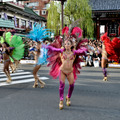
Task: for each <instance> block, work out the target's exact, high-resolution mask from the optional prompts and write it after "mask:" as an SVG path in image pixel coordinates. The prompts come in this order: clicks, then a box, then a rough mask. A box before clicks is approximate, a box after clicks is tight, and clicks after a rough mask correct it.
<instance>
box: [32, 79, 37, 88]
mask: <svg viewBox="0 0 120 120" xmlns="http://www.w3.org/2000/svg"><path fill="white" fill-rule="evenodd" d="M37 87H38V83H37V79H35V82H34V85H33V88H37Z"/></svg>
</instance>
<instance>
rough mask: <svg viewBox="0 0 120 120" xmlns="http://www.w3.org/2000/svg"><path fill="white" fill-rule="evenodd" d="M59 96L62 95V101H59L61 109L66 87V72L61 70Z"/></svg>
mask: <svg viewBox="0 0 120 120" xmlns="http://www.w3.org/2000/svg"><path fill="white" fill-rule="evenodd" d="M59 82H60V85H59V96H60V103H59V109H60V110H61V109H63V99H64V88H65V74H64V73H63V72H62V71H60V73H59Z"/></svg>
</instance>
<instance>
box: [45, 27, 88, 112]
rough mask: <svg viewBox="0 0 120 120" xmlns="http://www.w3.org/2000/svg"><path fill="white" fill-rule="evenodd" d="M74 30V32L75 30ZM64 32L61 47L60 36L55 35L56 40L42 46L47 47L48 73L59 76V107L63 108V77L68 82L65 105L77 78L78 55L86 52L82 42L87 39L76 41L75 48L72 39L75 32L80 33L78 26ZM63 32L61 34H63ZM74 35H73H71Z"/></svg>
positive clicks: (68, 101) (54, 76) (69, 102)
mask: <svg viewBox="0 0 120 120" xmlns="http://www.w3.org/2000/svg"><path fill="white" fill-rule="evenodd" d="M75 31H76V32H75ZM64 33H66V37H65V39H64V45H63V48H62V49H61V47H62V40H61V38H60V37H57V40H56V41H55V42H54V43H52V44H50V45H49V46H43V47H45V48H47V49H48V56H49V57H48V59H47V60H48V62H49V64H48V66H50V65H51V69H50V75H51V76H52V77H53V78H54V79H56V78H57V77H58V76H59V81H60V85H59V95H60V103H59V109H60V110H61V109H63V100H64V87H65V79H66V78H67V80H68V82H69V89H68V94H67V96H66V105H67V106H70V105H71V101H70V98H71V95H72V92H73V90H74V83H75V80H76V79H77V76H76V73H78V74H79V73H80V71H79V69H81V67H80V62H81V61H82V60H81V59H80V58H79V56H82V55H85V54H86V51H87V49H86V47H85V45H83V44H82V43H84V42H87V40H83V41H81V42H78V44H77V45H76V48H75V46H74V41H73V39H77V37H76V33H78V34H79V37H81V35H80V34H82V31H81V29H80V28H78V27H75V28H74V29H73V30H72V32H71V34H70V35H69V34H68V31H64ZM64 33H63V34H64ZM73 36H74V37H73Z"/></svg>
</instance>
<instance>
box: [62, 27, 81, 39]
mask: <svg viewBox="0 0 120 120" xmlns="http://www.w3.org/2000/svg"><path fill="white" fill-rule="evenodd" d="M64 34H65V38H64V39H65V40H67V39H72V40H73V41H74V40H77V39H78V38H81V36H82V29H81V28H79V27H74V28H73V29H72V30H71V32H70V31H69V27H67V26H65V27H64V28H63V29H62V35H64Z"/></svg>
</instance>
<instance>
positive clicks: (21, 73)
mask: <svg viewBox="0 0 120 120" xmlns="http://www.w3.org/2000/svg"><path fill="white" fill-rule="evenodd" d="M24 74H31V72H20V73H11V74H10V76H14V75H24ZM0 77H6V75H5V74H2V75H0Z"/></svg>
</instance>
